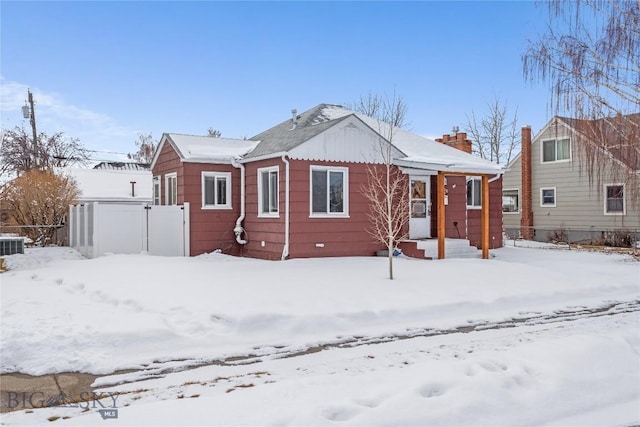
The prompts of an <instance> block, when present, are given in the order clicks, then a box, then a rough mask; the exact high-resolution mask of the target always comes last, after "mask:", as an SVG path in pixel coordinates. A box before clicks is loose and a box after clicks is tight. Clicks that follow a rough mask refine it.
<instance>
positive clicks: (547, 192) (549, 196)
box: [540, 187, 556, 208]
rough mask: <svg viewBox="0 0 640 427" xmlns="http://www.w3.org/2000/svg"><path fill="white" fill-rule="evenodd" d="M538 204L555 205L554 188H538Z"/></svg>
mask: <svg viewBox="0 0 640 427" xmlns="http://www.w3.org/2000/svg"><path fill="white" fill-rule="evenodd" d="M540 206H544V207H551V208H553V207H555V206H556V188H555V187H553V188H541V189H540Z"/></svg>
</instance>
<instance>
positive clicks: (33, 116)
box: [27, 89, 38, 168]
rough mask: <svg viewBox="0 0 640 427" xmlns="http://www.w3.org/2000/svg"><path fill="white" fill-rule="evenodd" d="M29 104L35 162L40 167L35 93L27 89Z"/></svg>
mask: <svg viewBox="0 0 640 427" xmlns="http://www.w3.org/2000/svg"><path fill="white" fill-rule="evenodd" d="M27 94H28V99H29V106H30V107H31V130H33V162H34V163H35V167H36V168H37V167H38V133H37V132H36V110H35V108H33V94H32V93H31V90H29V89H27Z"/></svg>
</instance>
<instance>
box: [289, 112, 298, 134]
mask: <svg viewBox="0 0 640 427" xmlns="http://www.w3.org/2000/svg"><path fill="white" fill-rule="evenodd" d="M291 116H292V117H291V130H293V129H295V128H296V127H297V126H298V110H296V109H295V108H294V109H293V110H291Z"/></svg>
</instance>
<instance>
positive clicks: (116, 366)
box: [0, 247, 640, 426]
mask: <svg viewBox="0 0 640 427" xmlns="http://www.w3.org/2000/svg"><path fill="white" fill-rule="evenodd" d="M493 254H494V255H495V258H493V259H491V260H479V259H459V260H455V259H450V260H443V261H433V262H429V261H422V260H411V259H397V261H396V272H397V276H398V279H397V280H394V281H389V280H386V279H385V268H386V265H385V260H384V259H379V258H332V259H311V260H291V261H286V262H268V261H260V260H252V259H241V258H232V257H227V256H224V255H216V254H211V255H204V256H200V257H196V258H162V257H153V256H146V255H126V256H125V255H113V256H107V257H102V258H98V259H94V260H85V259H81V257H80V256H79V255H77V253H75V252H74V251H73V250H70V249H68V248H52V249H33V250H29V251H28V253H27V254H26V255H24V256H21V255H14V256H11V257H7V264H8V265H9V267H10V268H12V269H11V271H10V272H8V273H4V274H2V275H0V281H1V282H2V283H1V294H0V295H1V297H2V317H1V321H2V341H1V347H0V350H1V354H2V360H1V366H0V369H1V370H2V372H4V373H8V372H22V373H28V374H32V375H39V374H44V373H53V372H64V371H80V372H90V373H95V374H111V373H113V372H114V371H116V370H120V369H133V372H129V373H126V374H119V375H108V376H105V377H102V378H99V379H98V380H97V382H96V384H95V386H97V387H99V388H100V391H103V392H106V391H111V392H115V391H117V392H120V393H125V394H121V395H119V396H118V401H117V407H118V411H119V413H118V419H117V420H102V419H101V417H100V414H98V412H97V411H96V410H92V411H87V412H81V409H80V408H46V409H40V410H36V411H34V412H33V413H26V412H24V411H21V412H14V413H10V414H3V420H2V422H3V423H6V424H34V423H48V421H47V418H48V417H50V416H61V417H62V416H65V415H66V416H69V417H70V418H69V419H64V420H63V419H62V418H60V419H58V420H57V421H56V424H64V425H67V424H69V425H88V424H92V425H110V424H114V425H229V424H240V425H274V424H278V425H327V424H339V425H340V424H344V425H576V426H578V425H634V424H639V423H640V411H639V409H638V407H639V404H640V337H639V335H638V331H639V327H640V314H639V313H640V312H639V311H637V310H638V306H639V305H640V302H639V300H640V264H639V263H638V262H636V261H633V260H632V259H631V258H628V257H624V256H620V255H606V254H599V253H592V252H581V251H575V250H566V249H565V250H561V249H549V248H522V247H505V248H502V249H499V250H496V251H493ZM612 305H613V306H614V308H613V309H611V310H609V311H607V312H606V313H605V315H601V314H598V313H593V312H591V310H590V309H597V308H601V307H608V306H612ZM564 311H569V312H575V314H572V315H566V313H564V314H563V312H564ZM514 318H532V319H533V320H531V321H528V322H523V323H515V324H512V325H511V326H515V327H512V328H500V329H494V328H493V326H495V325H505V323H504V322H507V321H509V320H511V319H514ZM536 319H538V320H536ZM461 326H462V327H464V326H468V327H475V328H476V330H474V331H472V332H468V333H462V332H459V331H458V332H456V333H447V334H436V335H434V336H420V337H415V338H411V339H394V338H393V337H397V336H403V335H412V334H414V335H421V334H422V335H430V334H429V333H428V331H432V330H439V331H445V330H454V329H456V328H459V327H461ZM420 331H422V332H420ZM425 331H427V332H426V333H425ZM431 335H433V334H431ZM354 337H357V338H354ZM377 338H384V339H378V341H385V342H383V343H375V342H376V339H377ZM368 339H369V340H368ZM363 342H364V343H366V342H370V344H366V345H355V346H353V345H352V344H353V343H359V344H362V343H363ZM339 343H344V344H345V347H344V348H340V347H339V345H338V344H339ZM323 344H329V346H328V347H329V348H327V349H326V350H323V351H316V350H319V349H321V346H322V345H323ZM347 344H349V345H348V346H347ZM314 346H320V347H314ZM309 348H312V349H313V352H310V353H309V354H301V353H304V351H305V350H306V349H309ZM296 353H299V354H297V355H296ZM283 355H290V356H294V357H286V358H283V357H282V356H283ZM234 357H237V358H236V359H234ZM232 360H237V363H233V362H231V361H232ZM220 361H226V362H225V363H224V364H221V363H220ZM249 362H251V363H249ZM207 363H213V364H210V365H208V364H207ZM196 366H199V367H197V368H196ZM169 369H171V370H177V371H179V372H173V373H168V372H167V370H169ZM143 379H146V380H145V381H142V380H143ZM119 382H123V383H122V384H119V385H113V384H116V383H119ZM196 396H197V397H196Z"/></svg>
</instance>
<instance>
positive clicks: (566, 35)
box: [523, 0, 640, 202]
mask: <svg viewBox="0 0 640 427" xmlns="http://www.w3.org/2000/svg"><path fill="white" fill-rule="evenodd" d="M546 6H547V8H548V12H549V24H548V29H547V31H546V33H544V34H543V35H541V36H540V37H539V38H538V39H537V40H534V41H530V42H529V46H528V48H527V50H526V51H525V53H524V55H523V70H524V76H525V78H526V79H528V80H530V81H538V80H541V81H546V82H548V84H549V86H550V91H551V107H552V109H553V111H554V114H558V115H563V114H566V115H568V116H569V117H571V118H574V119H577V120H576V121H575V123H574V124H575V126H576V127H577V128H578V129H577V130H578V134H577V135H576V138H577V140H576V142H578V144H576V148H577V150H576V151H577V153H578V155H579V157H580V158H581V160H582V161H581V166H582V167H584V168H586V169H587V171H588V174H589V177H590V178H591V179H592V181H593V182H596V183H598V184H599V183H600V182H601V181H602V180H603V179H605V178H606V179H614V180H625V181H629V180H631V181H633V179H634V175H636V170H637V166H636V167H625V166H624V165H625V164H626V165H634V166H635V165H637V162H636V159H637V156H638V153H639V152H640V121H638V120H637V115H634V114H632V113H636V112H638V111H640V1H638V0H574V1H559V0H550V1H547V2H546ZM595 120H598V121H600V122H603V123H604V126H605V127H607V128H609V129H610V130H611V132H596V133H600V134H601V135H603V136H604V135H606V136H607V139H598V138H597V135H594V132H592V131H591V129H593V128H594V121H595ZM595 127H601V125H597V126H595ZM612 134H613V135H615V136H614V137H612ZM611 144H614V145H616V146H615V147H613V149H615V150H622V151H623V152H625V153H627V154H626V155H627V156H630V157H629V158H626V159H623V160H624V161H622V162H620V163H615V162H610V161H609V157H610V155H609V151H610V145H611ZM598 187H601V186H600V185H598ZM630 187H631V188H630V189H633V188H635V187H636V186H635V185H633V186H630ZM638 193H640V191H636V202H637V197H638V196H637V194H638Z"/></svg>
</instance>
